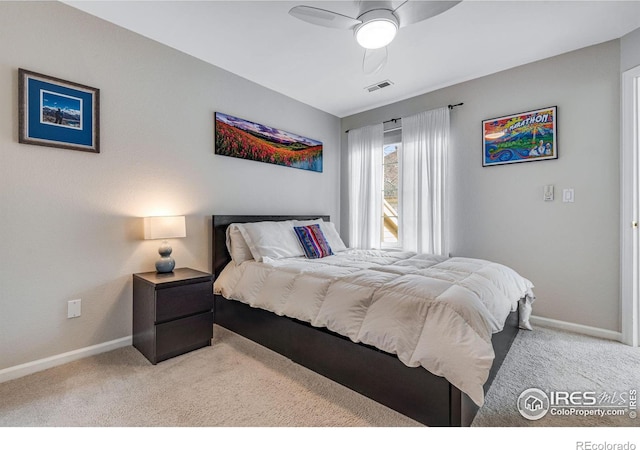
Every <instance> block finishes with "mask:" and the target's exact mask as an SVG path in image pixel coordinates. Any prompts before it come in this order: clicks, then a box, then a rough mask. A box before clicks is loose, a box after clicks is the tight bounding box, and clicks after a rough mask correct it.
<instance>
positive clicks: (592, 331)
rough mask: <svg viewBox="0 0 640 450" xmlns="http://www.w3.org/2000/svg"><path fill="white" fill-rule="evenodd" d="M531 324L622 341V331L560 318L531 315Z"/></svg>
mask: <svg viewBox="0 0 640 450" xmlns="http://www.w3.org/2000/svg"><path fill="white" fill-rule="evenodd" d="M531 325H534V326H535V325H540V326H541V327H549V328H557V329H560V330H564V331H570V332H572V333H579V334H586V335H587V336H593V337H597V338H601V339H609V340H611V341H619V342H622V333H618V332H617V331H611V330H605V329H603V328H596V327H590V326H588V325H580V324H578V323H571V322H564V321H562V320H555V319H547V318H546V317H538V316H531Z"/></svg>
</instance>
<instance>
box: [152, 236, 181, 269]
mask: <svg viewBox="0 0 640 450" xmlns="http://www.w3.org/2000/svg"><path fill="white" fill-rule="evenodd" d="M172 251H173V249H172V248H171V246H170V245H169V243H168V242H167V241H163V242H162V245H161V246H160V248H159V249H158V253H160V259H159V260H157V261H156V271H157V272H158V273H171V272H173V269H174V267H175V266H176V262H175V260H174V259H173V258H172V257H171V252H172Z"/></svg>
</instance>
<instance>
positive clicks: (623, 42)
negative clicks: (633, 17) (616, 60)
mask: <svg viewBox="0 0 640 450" xmlns="http://www.w3.org/2000/svg"><path fill="white" fill-rule="evenodd" d="M638 65H640V28H638V29H637V30H634V31H632V32H631V33H629V34H626V35H624V36H622V38H621V39H620V69H621V71H622V72H624V71H625V70H629V69H631V68H633V67H635V66H638Z"/></svg>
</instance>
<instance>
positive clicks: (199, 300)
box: [156, 281, 213, 323]
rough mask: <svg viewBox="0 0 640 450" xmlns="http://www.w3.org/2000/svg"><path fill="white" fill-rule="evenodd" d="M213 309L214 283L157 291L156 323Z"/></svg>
mask: <svg viewBox="0 0 640 450" xmlns="http://www.w3.org/2000/svg"><path fill="white" fill-rule="evenodd" d="M212 309H213V285H212V283H211V282H210V281H209V282H204V283H194V284H187V285H184V286H176V287H172V288H170V289H158V290H157V291H156V323H162V322H166V321H168V320H173V319H176V318H178V317H185V316H188V315H191V314H197V313H199V312H204V311H211V310H212Z"/></svg>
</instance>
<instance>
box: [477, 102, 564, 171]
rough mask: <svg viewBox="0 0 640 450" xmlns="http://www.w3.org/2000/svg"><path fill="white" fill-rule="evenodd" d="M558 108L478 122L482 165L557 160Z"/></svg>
mask: <svg viewBox="0 0 640 450" xmlns="http://www.w3.org/2000/svg"><path fill="white" fill-rule="evenodd" d="M557 118H558V108H557V106H549V107H546V108H540V109H535V110H531V111H525V112H522V113H518V114H511V115H508V116H502V117H496V118H494V119H487V120H483V121H482V166H483V167H487V166H496V165H502V164H514V163H521V162H530V161H544V160H549V159H558V127H557Z"/></svg>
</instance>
